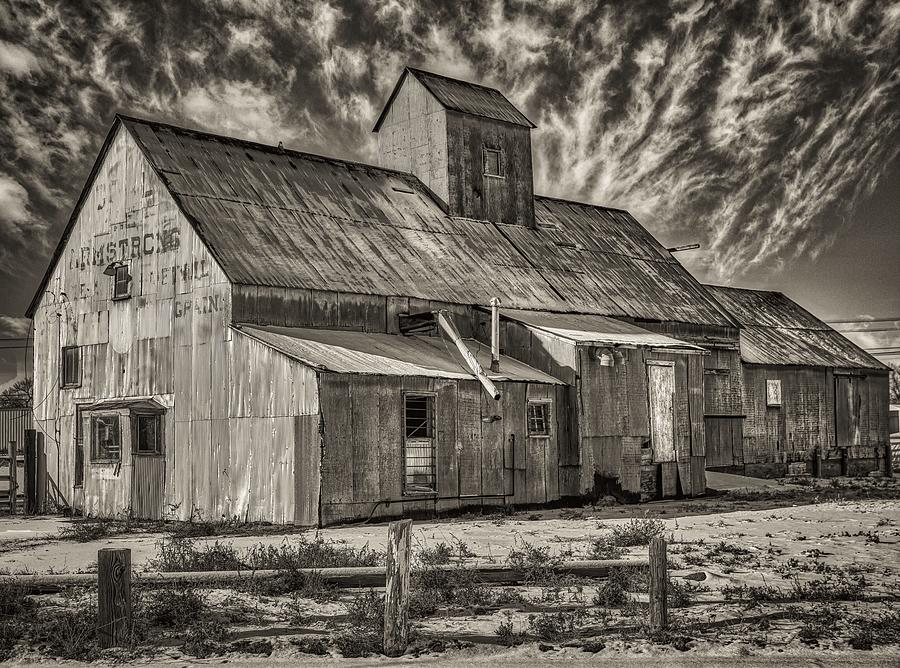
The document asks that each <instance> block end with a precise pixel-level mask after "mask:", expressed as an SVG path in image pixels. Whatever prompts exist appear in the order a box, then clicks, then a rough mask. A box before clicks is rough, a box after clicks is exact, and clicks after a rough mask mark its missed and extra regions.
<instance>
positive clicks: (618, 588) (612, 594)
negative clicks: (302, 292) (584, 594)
mask: <svg viewBox="0 0 900 668" xmlns="http://www.w3.org/2000/svg"><path fill="white" fill-rule="evenodd" d="M631 580H632V577H631V573H629V569H624V568H613V569H611V570H610V572H609V577H607V579H606V581H604V582H603V584H602V585H600V586H599V587H597V591H596V593H595V594H594V598H593V604H594V605H595V606H596V607H599V608H621V607H622V606H624V605H627V604H628V602H629V601H630V600H631V597H630V596H629V595H628V586H629V584H630V583H631Z"/></svg>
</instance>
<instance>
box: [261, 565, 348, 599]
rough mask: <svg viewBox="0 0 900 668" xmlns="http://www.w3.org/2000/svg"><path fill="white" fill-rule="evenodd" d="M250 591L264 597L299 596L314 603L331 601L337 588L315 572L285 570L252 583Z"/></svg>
mask: <svg viewBox="0 0 900 668" xmlns="http://www.w3.org/2000/svg"><path fill="white" fill-rule="evenodd" d="M251 589H252V590H253V591H255V592H257V593H259V594H263V595H265V596H282V595H284V594H299V595H301V596H302V597H305V598H309V599H312V600H314V601H332V600H334V598H335V596H336V595H337V592H338V588H337V587H335V586H334V585H332V584H330V583H328V582H327V581H326V580H325V578H323V577H322V574H321V573H319V572H317V571H298V570H296V569H293V568H292V569H287V570H283V571H279V572H278V574H277V575H275V576H273V577H268V578H265V579H261V580H256V581H252V586H251Z"/></svg>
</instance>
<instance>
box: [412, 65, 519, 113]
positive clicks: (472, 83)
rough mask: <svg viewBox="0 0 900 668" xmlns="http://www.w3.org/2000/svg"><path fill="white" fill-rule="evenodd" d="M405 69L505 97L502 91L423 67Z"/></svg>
mask: <svg viewBox="0 0 900 668" xmlns="http://www.w3.org/2000/svg"><path fill="white" fill-rule="evenodd" d="M405 69H406V70H408V71H409V72H411V73H413V74H424V75H426V76H429V77H437V78H438V79H444V80H445V81H453V82H454V83H461V84H465V85H466V86H472V88H481V89H483V90H489V91H493V92H494V93H500V95H503V93H502V91H500V89H499V88H494V87H493V86H485V85H484V84H480V83H475V82H474V81H469V80H468V79H457V78H456V77H451V76H447V75H446V74H438V73H437V72H431V71H430V70H423V69H422V68H421V67H411V66H409V65H407V66H406V68H405ZM503 97H504V98H505V97H506V96H505V95H503ZM510 104H512V103H510Z"/></svg>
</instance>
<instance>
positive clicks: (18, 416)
mask: <svg viewBox="0 0 900 668" xmlns="http://www.w3.org/2000/svg"><path fill="white" fill-rule="evenodd" d="M31 428H32V427H31V410H29V409H27V408H0V450H2V451H3V452H6V448H7V447H8V446H9V442H10V441H15V442H16V448H17V450H18V451H19V453H20V454H21V453H23V452H25V430H26V429H31Z"/></svg>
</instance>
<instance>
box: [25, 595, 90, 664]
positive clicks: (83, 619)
mask: <svg viewBox="0 0 900 668" xmlns="http://www.w3.org/2000/svg"><path fill="white" fill-rule="evenodd" d="M31 637H32V640H33V641H34V644H35V645H36V646H37V647H38V649H39V650H40V651H41V652H42V653H44V654H48V655H50V656H54V657H58V658H61V659H75V660H77V661H93V660H95V659H96V658H98V657H99V655H100V650H99V638H98V634H97V608H96V606H95V605H89V606H83V607H81V608H80V609H77V610H65V611H54V612H53V613H52V614H48V615H43V616H41V617H38V618H37V619H35V621H34V623H33V624H32V626H31Z"/></svg>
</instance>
